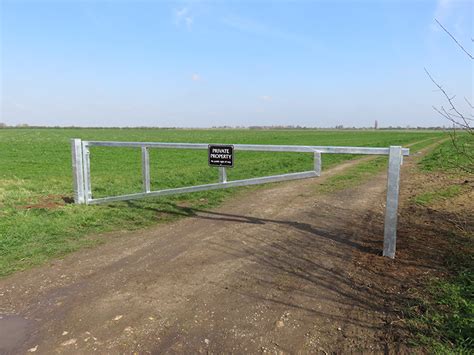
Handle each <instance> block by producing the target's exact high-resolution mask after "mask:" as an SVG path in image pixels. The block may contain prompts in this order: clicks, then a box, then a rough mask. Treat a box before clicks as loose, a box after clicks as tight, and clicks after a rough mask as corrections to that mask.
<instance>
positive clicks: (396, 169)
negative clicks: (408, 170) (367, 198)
mask: <svg viewBox="0 0 474 355" xmlns="http://www.w3.org/2000/svg"><path fill="white" fill-rule="evenodd" d="M401 164H402V147H399V146H391V147H390V153H389V158H388V179H387V205H386V207H385V226H384V240H383V255H384V256H388V257H389V258H392V259H393V258H395V250H396V247H397V219H398V218H397V217H398V216H397V213H398V193H399V190H400V166H401Z"/></svg>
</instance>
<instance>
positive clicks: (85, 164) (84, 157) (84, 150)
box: [82, 142, 92, 204]
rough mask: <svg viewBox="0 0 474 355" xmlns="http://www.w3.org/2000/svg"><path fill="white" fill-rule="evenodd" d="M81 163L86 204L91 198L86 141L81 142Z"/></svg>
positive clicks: (89, 163)
mask: <svg viewBox="0 0 474 355" xmlns="http://www.w3.org/2000/svg"><path fill="white" fill-rule="evenodd" d="M82 161H83V162H82V165H83V168H84V196H85V202H86V204H88V203H89V200H90V199H92V187H91V160H90V152H89V145H88V144H87V143H86V142H82Z"/></svg>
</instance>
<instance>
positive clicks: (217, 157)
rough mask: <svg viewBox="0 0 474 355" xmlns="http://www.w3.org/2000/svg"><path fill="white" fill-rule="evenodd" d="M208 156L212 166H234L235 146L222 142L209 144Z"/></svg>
mask: <svg viewBox="0 0 474 355" xmlns="http://www.w3.org/2000/svg"><path fill="white" fill-rule="evenodd" d="M208 158H209V165H210V166H221V167H222V166H224V167H228V168H232V167H233V166H234V146H233V145H222V144H219V145H217V144H209V148H208Z"/></svg>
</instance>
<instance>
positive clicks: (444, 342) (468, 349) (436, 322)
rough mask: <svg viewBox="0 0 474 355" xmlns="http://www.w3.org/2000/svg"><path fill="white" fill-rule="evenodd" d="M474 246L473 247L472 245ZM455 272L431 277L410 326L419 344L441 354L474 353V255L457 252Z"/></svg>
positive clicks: (452, 259) (451, 265) (451, 262)
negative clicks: (442, 276) (441, 276)
mask: <svg viewBox="0 0 474 355" xmlns="http://www.w3.org/2000/svg"><path fill="white" fill-rule="evenodd" d="M471 250H472V249H471ZM447 263H448V264H449V266H448V268H449V269H450V270H451V272H452V273H451V275H450V276H449V277H445V278H436V279H432V280H430V281H429V282H428V283H427V284H426V285H425V286H424V289H423V290H422V291H421V295H419V298H418V299H417V300H416V301H415V302H413V303H412V304H411V305H410V307H409V311H408V314H409V317H410V319H409V323H408V324H409V327H410V329H411V330H412V332H413V333H414V334H415V336H416V344H417V345H424V346H425V347H427V348H428V349H429V350H430V352H433V353H437V354H472V353H473V351H474V338H473V334H474V299H473V298H474V272H473V271H472V270H473V269H474V258H473V255H472V253H470V254H467V253H464V254H463V253H460V252H453V253H452V254H451V255H450V256H449V257H448V258H447Z"/></svg>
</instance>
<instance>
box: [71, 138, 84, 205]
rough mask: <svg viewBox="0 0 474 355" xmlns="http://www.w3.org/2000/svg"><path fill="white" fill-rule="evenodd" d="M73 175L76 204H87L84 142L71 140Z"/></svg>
mask: <svg viewBox="0 0 474 355" xmlns="http://www.w3.org/2000/svg"><path fill="white" fill-rule="evenodd" d="M71 153H72V174H73V178H74V203H77V204H82V203H85V196H84V170H83V168H82V142H81V140H80V139H71Z"/></svg>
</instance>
